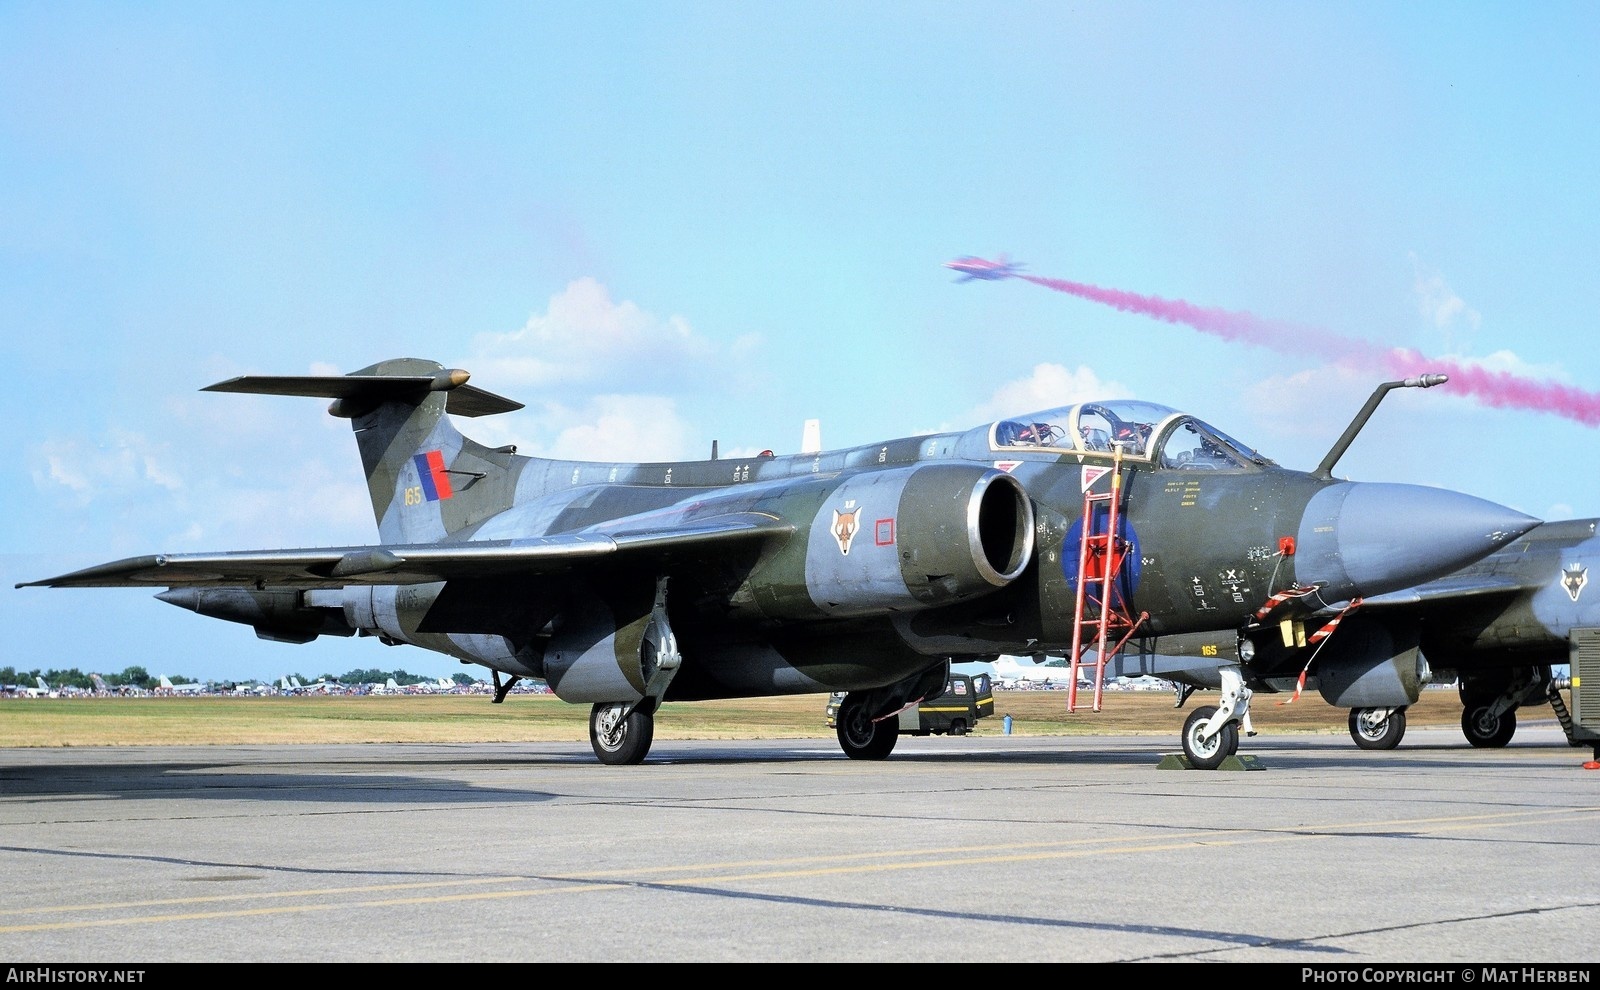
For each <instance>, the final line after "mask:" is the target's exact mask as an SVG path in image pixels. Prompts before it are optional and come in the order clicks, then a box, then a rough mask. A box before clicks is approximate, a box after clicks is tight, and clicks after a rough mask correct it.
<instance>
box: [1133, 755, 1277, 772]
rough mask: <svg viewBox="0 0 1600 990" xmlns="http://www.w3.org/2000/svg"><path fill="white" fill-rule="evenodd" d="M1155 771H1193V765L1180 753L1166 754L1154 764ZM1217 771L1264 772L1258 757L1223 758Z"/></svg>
mask: <svg viewBox="0 0 1600 990" xmlns="http://www.w3.org/2000/svg"><path fill="white" fill-rule="evenodd" d="M1156 769H1157V770H1193V769H1194V764H1192V763H1190V762H1189V758H1188V757H1187V756H1184V755H1183V754H1182V753H1168V754H1166V755H1165V756H1163V757H1161V762H1160V763H1158V764H1156ZM1217 769H1218V770H1265V769H1266V767H1265V766H1263V765H1262V763H1261V758H1260V757H1259V756H1239V755H1237V754H1235V755H1233V756H1225V757H1223V758H1222V762H1221V763H1220V764H1218V765H1217Z"/></svg>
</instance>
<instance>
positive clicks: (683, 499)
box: [18, 358, 1538, 768]
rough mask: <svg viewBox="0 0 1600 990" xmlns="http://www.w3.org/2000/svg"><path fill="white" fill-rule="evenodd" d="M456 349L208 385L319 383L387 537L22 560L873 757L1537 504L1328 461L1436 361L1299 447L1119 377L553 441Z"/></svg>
mask: <svg viewBox="0 0 1600 990" xmlns="http://www.w3.org/2000/svg"><path fill="white" fill-rule="evenodd" d="M468 377H469V376H468V374H467V373H466V372H465V371H462V370H458V369H446V368H445V367H443V366H442V365H440V364H438V363H436V362H432V361H424V360H418V359H411V358H401V359H395V360H390V361H384V362H381V363H379V364H375V365H372V366H371V367H368V368H364V369H362V370H361V371H358V372H355V373H353V374H350V375H334V376H295V377H277V376H256V375H250V376H244V377H240V378H234V379H230V380H228V381H225V382H221V383H218V384H216V385H211V386H208V387H207V388H206V389H205V390H206V391H214V392H243V393H259V394H269V395H285V396H312V397H321V398H329V399H332V400H333V403H332V404H331V406H330V407H329V410H328V411H329V412H330V413H331V414H333V415H334V416H336V417H342V418H347V419H349V420H350V421H351V425H352V427H353V429H354V431H355V437H356V446H357V448H358V449H359V452H360V455H361V460H362V464H363V465H364V467H365V470H366V476H367V481H368V490H369V494H370V496H371V500H372V507H373V511H374V513H375V515H376V517H377V521H378V537H379V542H377V543H375V544H372V545H367V546H346V547H332V548H315V549H289V550H259V551H231V552H220V553H172V554H157V555H148V556H140V557H132V558H127V559H123V560H118V561H114V562H111V563H107V564H102V565H98V566H94V567H90V568H87V569H84V570H80V571H75V572H72V573H69V574H63V575H61V576H58V577H53V578H47V579H44V580H40V581H31V582H24V583H23V584H19V585H18V586H19V587H23V586H49V587H56V588H71V587H79V588H86V587H133V586H142V587H150V588H160V587H165V588H166V589H167V590H165V591H162V592H160V593H159V594H158V595H157V596H156V597H157V598H159V599H161V600H162V601H165V602H169V603H171V604H174V605H179V606H182V607H185V608H189V609H193V610H194V611H196V612H198V613H200V614H202V615H207V616H212V617H216V618H222V619H228V620H231V621H236V622H241V623H245V624H247V625H250V626H252V627H254V629H255V631H256V634H257V635H258V636H261V637H264V638H267V639H273V640H281V641H285V642H309V641H310V640H312V639H314V638H316V637H317V636H319V635H324V634H331V635H343V636H349V635H353V634H355V635H362V636H372V637H374V638H376V639H378V640H379V641H380V642H382V643H385V644H389V645H394V644H401V643H405V644H411V645H415V646H420V647H423V648H426V649H431V650H436V651H438V652H440V653H444V654H448V655H450V656H454V657H457V658H458V659H460V660H461V661H462V662H465V663H474V664H481V665H483V666H485V667H488V668H489V669H490V670H491V672H492V675H493V680H494V683H495V687H496V694H495V699H494V700H495V701H496V702H499V701H502V700H503V699H504V697H505V694H506V693H507V692H508V691H510V689H511V687H512V686H513V685H514V684H515V683H516V681H517V680H518V679H520V678H523V677H536V678H543V679H544V680H545V681H546V682H548V684H549V686H550V689H551V691H552V692H553V693H554V694H556V695H557V697H559V698H561V699H563V700H565V701H568V702H572V703H578V704H588V705H591V706H592V707H591V710H590V718H589V735H590V741H591V744H592V748H593V750H594V753H595V755H596V757H597V758H598V759H599V760H600V761H601V762H603V763H607V764H619V765H620V764H637V763H640V762H642V761H643V760H644V759H645V756H646V754H647V753H648V752H649V749H650V744H651V742H652V739H653V736H654V732H655V729H654V725H655V722H654V719H655V714H656V712H657V711H658V709H659V707H660V705H661V704H662V703H663V702H667V701H696V700H707V699H717V698H737V697H758V696H770V695H782V694H813V693H814V694H827V693H830V692H835V691H844V692H847V697H846V698H845V701H844V704H843V708H842V710H841V712H840V717H839V719H838V724H837V734H838V739H839V744H840V747H841V748H842V749H843V751H844V752H845V753H846V754H847V755H848V756H850V757H851V758H856V759H883V758H886V757H887V756H888V755H889V754H890V752H891V751H892V750H893V748H894V744H895V740H896V737H897V735H898V730H897V728H896V725H897V720H896V719H895V718H894V717H893V716H894V715H895V714H896V713H897V712H899V711H900V710H902V709H904V708H906V707H907V706H909V705H910V704H913V703H915V702H917V701H918V700H920V699H922V698H925V697H928V696H930V694H934V693H937V692H938V691H940V690H941V689H942V688H943V686H944V683H945V680H946V675H947V672H948V669H949V665H950V663H951V662H952V661H967V660H984V659H989V658H994V657H998V656H1000V655H1003V654H1010V655H1022V656H1025V655H1038V654H1057V655H1061V654H1067V655H1070V656H1071V657H1072V658H1073V659H1074V661H1076V660H1077V658H1079V657H1080V656H1082V655H1083V654H1084V652H1085V651H1086V650H1087V649H1088V647H1089V646H1090V645H1092V644H1098V651H1099V655H1102V656H1109V655H1111V653H1114V652H1115V649H1108V643H1109V642H1110V640H1111V639H1113V638H1115V639H1116V640H1117V646H1119V647H1120V645H1121V644H1122V643H1123V642H1125V641H1126V640H1127V639H1128V637H1130V636H1132V635H1133V634H1134V633H1135V632H1138V633H1139V634H1140V635H1144V636H1165V635H1170V634H1178V633H1193V632H1206V631H1213V630H1237V629H1240V628H1242V627H1244V626H1245V625H1246V624H1247V623H1250V622H1253V621H1256V619H1257V616H1258V613H1259V612H1260V610H1262V609H1263V608H1265V609H1267V610H1268V611H1270V612H1271V614H1272V615H1273V616H1274V617H1275V619H1276V618H1277V617H1283V618H1285V619H1293V618H1295V617H1301V616H1308V615H1315V614H1317V613H1318V612H1319V610H1321V609H1324V608H1327V607H1330V606H1332V605H1334V604H1336V603H1340V602H1347V601H1351V600H1354V599H1357V598H1361V597H1370V596H1373V595H1379V594H1382V593H1385V592H1391V591H1398V590H1401V589H1404V588H1408V587H1411V586H1413V585H1416V584H1419V583H1422V582H1425V581H1429V580H1433V579H1435V578H1439V577H1442V576H1443V575H1446V574H1448V573H1450V572H1451V571H1454V570H1457V569H1458V568H1460V567H1462V566H1464V565H1466V564H1469V563H1471V562H1473V561H1475V560H1478V559H1480V558H1482V557H1484V556H1487V555H1488V554H1490V553H1492V552H1493V551H1495V550H1496V549H1498V548H1500V547H1502V546H1504V545H1505V544H1507V543H1509V542H1510V541H1512V540H1514V539H1516V538H1517V537H1518V536H1519V535H1521V534H1522V533H1525V532H1527V531H1528V530H1529V529H1531V528H1532V527H1534V526H1535V525H1537V523H1538V520H1536V519H1533V518H1531V517H1529V516H1526V515H1524V514H1522V513H1520V512H1516V511H1513V510H1511V509H1508V508H1506V507H1504V506H1501V505H1497V504H1495V503H1492V502H1488V501H1485V500H1483V499H1479V498H1475V497H1473V496H1470V495H1466V494H1463V493H1459V492H1452V491H1445V490H1442V489H1436V488H1426V487H1420V486H1412V485H1398V484H1385V483H1373V482H1349V481H1341V480H1336V479H1335V478H1334V477H1333V476H1332V474H1331V467H1332V464H1333V461H1334V460H1335V459H1336V458H1337V455H1338V453H1340V452H1342V450H1343V449H1344V447H1346V446H1348V444H1349V442H1350V440H1352V439H1353V438H1354V436H1355V434H1356V432H1357V431H1358V430H1359V429H1360V427H1361V425H1362V424H1363V423H1364V422H1365V419H1366V417H1367V416H1370V414H1371V411H1372V409H1373V408H1374V407H1375V406H1376V402H1377V399H1378V398H1380V397H1381V395H1382V393H1383V392H1384V391H1385V390H1387V389H1388V388H1395V387H1400V386H1402V385H1428V384H1436V383H1437V381H1439V380H1442V379H1436V378H1429V379H1416V380H1408V381H1407V382H1391V383H1387V384H1386V385H1384V386H1381V387H1380V389H1379V391H1378V392H1375V393H1374V397H1373V398H1372V399H1370V400H1368V404H1367V406H1366V407H1365V408H1364V409H1363V410H1362V411H1361V413H1360V414H1359V415H1358V416H1357V418H1356V420H1354V421H1353V422H1352V423H1351V424H1350V426H1349V427H1348V428H1347V429H1346V430H1345V434H1344V436H1343V437H1341V438H1340V440H1339V442H1338V443H1337V444H1336V445H1335V447H1334V449H1333V451H1330V453H1329V455H1328V457H1326V458H1324V461H1323V464H1322V465H1321V466H1320V467H1319V469H1318V470H1315V471H1310V472H1307V471H1294V470H1289V469H1286V468H1283V467H1281V466H1279V465H1277V464H1276V463H1274V462H1272V461H1271V460H1268V459H1267V458H1266V457H1264V456H1263V455H1261V454H1260V453H1258V452H1257V451H1255V450H1253V449H1251V448H1250V447H1247V446H1245V445H1244V444H1242V443H1240V442H1238V441H1236V440H1234V439H1232V438H1231V437H1229V436H1228V435H1227V434H1225V433H1223V432H1221V431H1220V430H1217V429H1216V428H1214V427H1212V426H1210V425H1209V424H1207V423H1205V422H1202V421H1201V420H1199V419H1197V418H1195V417H1194V416H1191V415H1187V414H1185V413H1182V412H1178V411H1176V410H1174V409H1170V408H1167V407H1165V406H1161V405H1157V404H1155V403H1151V402H1142V401H1129V400H1118V401H1110V402H1100V403H1081V404H1078V405H1072V406H1063V407H1060V408H1056V409H1050V410H1046V411H1043V412H1040V413H1036V414H1033V415H1029V416H1025V417H1018V418H1015V419H1004V420H1000V421H997V422H993V423H988V424H984V425H981V426H977V427H974V428H972V429H968V430H965V431H961V432H952V433H937V434H930V435H924V436H913V437H906V438H902V439H895V440H888V441H884V442H881V443H873V444H866V445H863V446H859V447H852V448H848V449H842V450H834V451H829V452H823V451H817V452H813V453H804V454H793V455H786V456H773V455H771V454H770V453H765V452H764V453H763V454H762V455H760V456H757V457H749V458H745V457H740V458H730V459H717V458H716V457H715V456H713V458H712V459H710V460H705V461H679V462H670V463H668V462H661V463H601V462H590V461H567V460H551V459H546V458H538V457H529V456H526V455H518V454H517V453H516V452H515V448H513V447H498V448H489V447H486V446H484V445H481V444H478V443H476V442H474V441H472V440H470V439H468V438H467V437H465V436H463V435H462V434H461V433H460V432H458V431H457V429H456V427H455V425H454V417H456V416H465V417H472V416H481V415H486V414H492V413H498V412H506V411H509V410H513V409H517V408H520V404H519V403H516V402H513V401H511V400H509V399H506V398H503V397H501V396H498V395H495V394H493V393H490V392H486V391H483V390H481V389H479V388H477V387H476V386H473V385H469V384H467V380H468ZM713 453H714V451H713ZM1073 673H1074V675H1076V674H1077V673H1078V669H1077V668H1076V666H1075V667H1074V669H1073ZM1097 673H1098V671H1097ZM502 675H507V676H508V677H509V680H507V681H504V682H503V681H502V680H501V676H502ZM1098 683H1099V681H1098V678H1097V679H1096V684H1097V685H1098ZM1072 686H1073V687H1075V686H1076V682H1075V681H1074V682H1073V683H1072ZM1072 701H1073V698H1070V697H1069V700H1068V703H1069V709H1070V708H1071V707H1072ZM1094 710H1095V711H1099V710H1100V698H1099V693H1098V687H1097V688H1096V696H1095V704H1094ZM1197 714H1198V713H1197ZM1237 745H1238V735H1237V725H1236V722H1235V720H1234V719H1233V718H1232V715H1231V712H1229V711H1227V710H1225V709H1218V710H1217V711H1215V712H1213V713H1209V714H1208V717H1207V718H1206V719H1204V720H1202V721H1201V722H1200V723H1198V724H1191V725H1188V726H1186V727H1185V732H1184V748H1185V751H1186V752H1190V753H1192V754H1193V759H1194V762H1195V765H1196V766H1202V767H1206V768H1214V767H1215V766H1217V765H1218V764H1219V763H1220V761H1221V760H1222V759H1223V758H1224V757H1225V756H1226V755H1228V754H1229V753H1231V752H1233V750H1234V749H1236V748H1237Z"/></svg>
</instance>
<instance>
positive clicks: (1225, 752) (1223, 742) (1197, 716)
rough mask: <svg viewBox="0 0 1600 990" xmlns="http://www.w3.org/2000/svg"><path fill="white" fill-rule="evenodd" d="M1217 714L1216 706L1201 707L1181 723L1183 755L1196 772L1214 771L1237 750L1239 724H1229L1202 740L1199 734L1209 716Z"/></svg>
mask: <svg viewBox="0 0 1600 990" xmlns="http://www.w3.org/2000/svg"><path fill="white" fill-rule="evenodd" d="M1216 713H1217V706H1216V705H1202V706H1201V707H1199V708H1196V709H1195V710H1194V711H1192V712H1190V713H1189V717H1188V718H1187V719H1185V720H1184V722H1183V755H1184V756H1185V757H1187V758H1188V760H1189V765H1190V766H1192V767H1194V768H1195V769H1196V770H1215V769H1216V768H1217V767H1220V766H1222V761H1223V760H1225V759H1227V758H1228V757H1230V756H1232V755H1233V754H1234V753H1236V752H1238V750H1239V723H1237V722H1229V723H1228V724H1227V725H1224V726H1223V727H1222V731H1221V732H1218V733H1217V734H1216V735H1214V736H1212V737H1211V738H1210V739H1205V740H1202V739H1201V738H1200V732H1201V730H1202V729H1203V728H1204V727H1205V724H1206V723H1207V722H1209V721H1210V720H1211V716H1213V715H1215V714H1216Z"/></svg>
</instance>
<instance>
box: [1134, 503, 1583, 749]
mask: <svg viewBox="0 0 1600 990" xmlns="http://www.w3.org/2000/svg"><path fill="white" fill-rule="evenodd" d="M1597 527H1600V519H1570V520H1564V521H1561V522H1547V523H1544V524H1542V525H1540V526H1538V527H1536V528H1534V529H1533V530H1531V531H1529V532H1528V533H1527V534H1525V535H1524V536H1522V537H1520V538H1519V539H1517V540H1516V541H1515V542H1513V543H1511V544H1510V545H1508V546H1506V547H1504V548H1502V549H1500V550H1498V551H1496V552H1495V553H1493V554H1491V555H1490V556H1488V557H1486V558H1484V559H1483V560H1481V561H1478V562H1477V563H1474V564H1471V565H1469V566H1467V567H1465V568H1463V569H1462V570H1460V571H1457V572H1456V573H1454V574H1450V575H1448V576H1446V577H1443V578H1439V579H1438V580H1435V581H1429V582H1427V583H1426V584H1422V585H1419V586H1417V587H1415V588H1409V589H1406V590H1404V591H1397V592H1390V593H1388V594H1384V595H1378V596H1376V597H1374V598H1368V599H1366V600H1365V601H1364V602H1362V603H1361V605H1360V606H1359V608H1358V609H1356V610H1354V611H1352V612H1350V613H1349V614H1348V615H1346V616H1345V617H1344V618H1343V620H1342V621H1341V623H1340V624H1339V626H1338V628H1337V630H1336V631H1335V633H1334V634H1333V635H1331V636H1329V637H1327V638H1326V642H1325V643H1324V644H1322V645H1321V647H1320V649H1319V645H1318V643H1317V642H1314V641H1312V640H1311V636H1308V635H1307V630H1308V629H1311V630H1315V629H1318V628H1320V627H1322V626H1324V624H1325V623H1326V622H1327V621H1330V620H1331V619H1332V618H1333V616H1334V614H1335V613H1334V612H1331V611H1326V610H1325V611H1323V612H1321V613H1318V614H1315V615H1309V616H1300V617H1297V618H1295V619H1293V620H1292V621H1291V622H1290V623H1289V624H1288V626H1283V625H1281V624H1279V623H1256V624H1250V625H1247V626H1246V627H1245V628H1243V629H1242V630H1240V631H1239V632H1238V633H1237V634H1233V633H1192V634H1185V635H1179V636H1172V637H1161V638H1159V639H1155V638H1152V639H1150V640H1147V641H1143V642H1137V643H1130V644H1129V647H1128V650H1127V654H1126V655H1125V656H1120V657H1117V658H1115V659H1114V660H1113V662H1112V665H1111V669H1113V670H1116V671H1118V672H1120V673H1126V674H1128V675H1130V676H1136V675H1137V674H1139V673H1148V674H1153V675H1154V676H1158V677H1164V678H1166V679H1168V680H1172V681H1175V682H1177V683H1178V684H1179V685H1181V686H1180V688H1179V698H1180V700H1179V705H1180V706H1181V705H1182V703H1183V700H1184V699H1186V698H1187V697H1188V693H1189V691H1190V690H1193V689H1194V688H1196V687H1206V688H1216V687H1220V686H1221V678H1220V674H1219V667H1220V666H1222V665H1226V664H1235V665H1238V666H1239V667H1240V668H1241V671H1242V679H1243V682H1244V688H1245V691H1246V692H1247V693H1248V692H1254V691H1260V692H1263V693H1269V694H1276V693H1283V692H1290V691H1301V690H1315V691H1317V692H1319V693H1320V694H1321V695H1322V698H1323V700H1325V701H1326V702H1328V703H1329V704H1331V705H1334V706H1335V707H1339V708H1348V709H1350V719H1349V721H1350V736H1351V738H1352V739H1353V740H1354V741H1355V743H1356V745H1357V746H1359V747H1361V748H1362V749H1372V750H1381V749H1393V748H1395V747H1396V746H1398V745H1400V740H1401V739H1402V738H1403V737H1404V736H1405V731H1406V709H1407V707H1409V706H1410V705H1413V704H1415V703H1416V702H1417V699H1418V697H1419V696H1420V692H1421V691H1422V689H1423V688H1424V687H1425V686H1426V685H1428V684H1430V683H1449V682H1450V681H1455V682H1456V684H1457V691H1458V693H1459V694H1460V697H1461V702H1462V712H1461V732H1462V734H1463V735H1464V736H1465V737H1466V739H1467V742H1469V743H1471V744H1472V745H1473V746H1480V747H1488V748H1493V747H1501V746H1505V745H1506V744H1507V743H1509V742H1510V741H1511V738H1512V736H1513V735H1515V733H1516V731H1517V716H1516V713H1517V709H1518V708H1519V707H1522V706H1524V705H1542V704H1546V703H1548V704H1549V705H1550V706H1551V707H1552V708H1553V709H1554V711H1555V714H1556V716H1557V719H1558V721H1559V722H1560V723H1561V725H1562V728H1563V729H1564V730H1565V731H1566V734H1567V739H1568V741H1569V742H1571V743H1572V744H1573V745H1583V744H1587V743H1589V742H1591V741H1592V733H1586V732H1584V731H1581V727H1576V728H1575V726H1574V724H1573V721H1572V717H1571V713H1570V712H1568V710H1567V707H1566V703H1565V702H1564V701H1563V700H1562V698H1561V694H1560V690H1561V681H1562V679H1561V678H1560V677H1559V676H1558V675H1557V673H1556V671H1555V669H1554V668H1555V667H1557V666H1560V665H1563V664H1566V665H1568V666H1569V667H1570V668H1571V670H1572V671H1573V672H1577V671H1578V670H1579V669H1580V653H1583V655H1584V657H1585V659H1587V660H1588V661H1589V662H1590V664H1591V666H1593V665H1594V663H1595V661H1600V594H1597V593H1596V592H1589V593H1588V594H1587V595H1585V590H1586V589H1587V588H1588V586H1589V571H1590V570H1592V569H1595V568H1600V535H1597ZM1597 573H1600V572H1597ZM1596 680H1597V684H1600V679H1596ZM1191 717H1192V716H1191Z"/></svg>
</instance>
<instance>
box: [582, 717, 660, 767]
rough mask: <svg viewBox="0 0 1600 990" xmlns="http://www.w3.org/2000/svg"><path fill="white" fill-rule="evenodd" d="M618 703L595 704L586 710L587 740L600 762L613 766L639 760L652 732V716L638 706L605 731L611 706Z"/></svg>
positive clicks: (653, 729) (644, 752)
mask: <svg viewBox="0 0 1600 990" xmlns="http://www.w3.org/2000/svg"><path fill="white" fill-rule="evenodd" d="M621 707H623V706H622V705H620V704H611V705H595V706H594V708H593V709H591V710H590V711H589V744H590V745H591V746H593V747H594V755H595V756H597V757H599V758H600V762H601V763H605V764H609V765H610V766H614V767H622V766H633V765H635V764H639V763H643V762H644V758H645V754H647V753H649V752H650V743H651V742H652V741H653V740H654V739H655V735H656V720H655V716H654V715H648V714H646V713H644V712H642V711H639V710H638V709H634V710H633V711H632V712H630V713H629V714H628V715H627V717H625V718H623V719H622V720H621V721H618V722H616V724H615V725H614V726H612V727H611V728H610V729H609V731H608V730H607V728H606V726H608V725H610V723H611V719H612V717H614V715H615V710H616V709H619V708H621Z"/></svg>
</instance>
